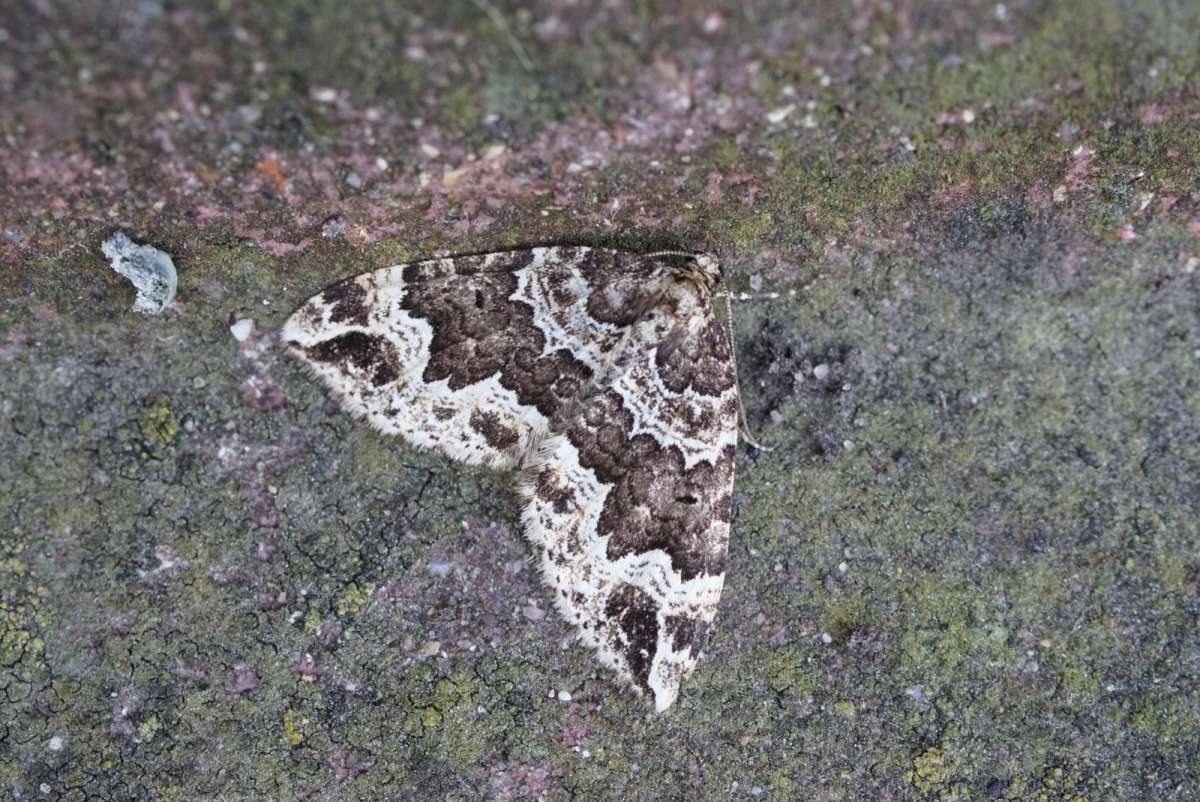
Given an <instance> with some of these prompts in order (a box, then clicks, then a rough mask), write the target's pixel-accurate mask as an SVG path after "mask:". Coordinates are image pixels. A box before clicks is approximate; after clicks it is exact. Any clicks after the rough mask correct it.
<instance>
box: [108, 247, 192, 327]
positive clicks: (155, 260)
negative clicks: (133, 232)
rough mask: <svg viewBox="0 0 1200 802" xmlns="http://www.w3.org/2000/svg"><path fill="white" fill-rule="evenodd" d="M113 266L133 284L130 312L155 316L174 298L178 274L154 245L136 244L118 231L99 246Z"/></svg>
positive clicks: (167, 257) (166, 257) (168, 259)
mask: <svg viewBox="0 0 1200 802" xmlns="http://www.w3.org/2000/svg"><path fill="white" fill-rule="evenodd" d="M100 250H101V251H103V252H104V255H105V256H107V257H108V260H109V262H110V263H111V264H112V269H113V270H115V271H117V272H118V273H120V274H121V275H122V276H124V277H125V278H127V279H129V281H130V282H131V283H132V284H133V287H134V289H135V290H137V297H136V298H135V299H134V301H133V311H135V312H142V313H144V314H147V315H157V314H158V313H160V312H162V310H164V309H166V308H167V306H168V305H169V304H170V303H171V301H173V300H174V299H175V289H176V287H177V286H178V282H179V279H178V276H177V275H176V273H175V263H174V262H172V261H171V257H170V256H168V255H167V254H166V253H164V252H163V251H160V250H159V249H158V248H155V247H154V246H153V245H138V244H136V243H135V242H133V241H132V240H131V239H129V237H127V236H125V232H124V231H118V232H117V233H116V234H113V235H112V236H111V237H109V238H108V239H106V240H105V241H104V242H103V243H101V245H100Z"/></svg>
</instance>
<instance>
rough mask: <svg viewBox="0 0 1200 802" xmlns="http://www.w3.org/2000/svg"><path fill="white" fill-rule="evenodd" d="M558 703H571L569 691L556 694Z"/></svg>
mask: <svg viewBox="0 0 1200 802" xmlns="http://www.w3.org/2000/svg"><path fill="white" fill-rule="evenodd" d="M558 701H560V702H569V701H571V692H570V691H559V692H558Z"/></svg>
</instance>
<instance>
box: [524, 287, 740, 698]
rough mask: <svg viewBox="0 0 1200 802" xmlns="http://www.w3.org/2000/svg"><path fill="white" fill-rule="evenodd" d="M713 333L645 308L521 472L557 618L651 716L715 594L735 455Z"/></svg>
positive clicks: (730, 382)
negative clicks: (600, 375) (596, 380)
mask: <svg viewBox="0 0 1200 802" xmlns="http://www.w3.org/2000/svg"><path fill="white" fill-rule="evenodd" d="M729 349H730V343H729V339H728V336H727V332H726V330H725V328H724V327H722V326H721V325H720V324H719V323H718V322H717V321H715V320H713V319H712V316H711V313H710V310H709V309H708V308H707V305H703V306H697V307H695V308H692V309H690V310H688V311H686V312H685V311H683V310H680V309H676V310H675V311H672V310H670V309H668V308H665V307H656V308H655V310H654V311H653V312H652V313H651V314H650V315H649V316H648V317H647V318H645V319H643V320H642V321H640V322H639V323H638V324H637V325H636V330H635V333H634V336H633V337H632V338H631V339H630V341H629V343H628V345H627V346H626V348H624V349H623V350H622V352H621V355H620V358H619V360H618V362H617V364H616V365H615V370H614V372H613V374H612V375H610V376H609V377H608V381H607V382H606V383H605V384H604V385H603V386H598V387H596V388H595V392H594V393H592V394H591V395H589V396H588V397H587V398H586V399H584V400H583V401H582V402H581V403H580V405H579V407H578V408H577V409H573V410H572V413H573V414H572V415H571V417H570V419H569V420H562V421H558V420H555V421H552V423H551V430H552V431H553V432H554V434H553V435H552V436H551V437H550V438H548V439H547V440H546V441H545V442H544V443H542V444H541V446H540V447H539V449H538V451H537V453H536V454H535V456H534V459H533V460H532V462H531V464H530V465H529V466H528V468H527V469H526V471H525V472H524V474H523V477H522V478H523V482H522V485H521V490H522V494H523V495H524V497H525V498H526V500H527V506H526V508H525V514H524V519H525V531H526V534H527V536H528V537H529V539H530V541H531V542H533V543H534V544H535V545H536V546H538V547H539V548H540V549H541V551H542V569H543V575H544V576H545V579H546V581H547V584H549V585H550V586H551V587H552V588H554V591H555V595H556V602H557V604H558V608H559V610H560V611H561V612H562V614H563V615H564V617H566V618H567V619H568V620H569V621H571V622H572V623H574V624H576V625H577V626H578V628H579V634H580V637H581V638H582V639H583V641H584V642H586V643H587V644H588V645H590V646H592V647H593V648H594V649H596V651H597V652H598V654H599V655H600V658H601V659H602V660H603V662H604V663H605V664H607V665H609V666H610V667H612V668H613V669H614V670H615V671H616V672H617V673H618V674H619V675H621V676H622V677H623V678H624V679H625V680H627V681H628V682H629V683H630V684H631V685H632V686H633V687H634V688H635V689H637V690H638V691H639V692H640V693H642V694H643V695H644V696H645V697H647V698H648V699H649V700H651V701H653V702H654V705H655V707H656V708H657V709H658V710H660V711H661V710H665V709H666V708H667V707H668V706H670V704H671V703H672V702H673V701H674V700H675V697H676V696H677V695H678V693H679V686H680V684H681V683H682V681H683V680H684V678H686V677H687V675H688V674H689V673H690V672H691V670H692V668H693V667H694V666H695V664H696V659H697V658H698V657H699V655H700V651H701V649H702V648H703V646H704V642H705V640H706V637H707V633H708V626H709V624H710V623H711V622H712V619H713V616H714V615H715V613H716V609H717V602H718V601H719V599H720V596H721V587H722V585H723V583H724V567H723V566H724V561H725V554H726V550H727V546H728V542H729V523H730V510H731V506H732V492H733V465H734V450H735V447H736V445H737V395H736V394H737V386H736V377H735V375H734V369H733V362H732V359H731V353H730V350H729Z"/></svg>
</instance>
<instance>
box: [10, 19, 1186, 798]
mask: <svg viewBox="0 0 1200 802" xmlns="http://www.w3.org/2000/svg"><path fill="white" fill-rule="evenodd" d="M522 6H523V7H525V10H521V8H520V7H522ZM489 7H490V8H492V9H493V10H494V12H495V13H494V14H489V13H486V12H485V10H483V9H484V8H489ZM413 9H416V10H413ZM497 15H498V16H497ZM498 18H499V19H502V20H504V22H505V24H504V25H499V24H497V22H496V20H497V19H498ZM1198 38H1200V8H1198V7H1197V6H1196V5H1195V4H1194V3H1183V2H1163V1H1162V0H1127V1H1126V2H1116V0H1112V1H1111V2H1101V1H1100V0H1064V1H1063V2H1048V1H1047V2H1013V3H1007V4H1005V5H1003V6H1000V5H997V4H995V3H975V2H941V3H916V2H892V3H882V2H869V1H866V2H858V3H817V2H808V3H798V4H788V3H782V2H767V1H766V0H759V1H757V2H754V1H752V2H750V3H748V4H740V3H739V4H734V3H729V4H723V5H717V4H713V3H708V4H701V3H684V4H667V3H589V2H583V3H572V4H567V3H546V4H535V5H527V4H518V3H500V2H498V0H492V3H491V4H489V3H482V5H477V4H474V3H466V2H464V3H432V2H429V3H423V2H422V3H415V4H411V3H405V4H399V3H397V4H377V3H367V2H365V1H363V2H359V1H358V0H337V1H336V2H332V1H331V2H322V1H318V2H307V1H306V2H288V1H287V0H278V1H275V0H273V1H271V2H265V3H261V4H254V7H253V9H252V8H251V5H250V4H236V3H213V4H211V5H207V4H205V5H201V4H189V3H170V4H166V3H156V2H153V0H151V2H137V3H132V2H131V3H122V4H115V5H114V4H109V3H104V4H101V3H89V2H83V3H75V4H69V5H68V4H66V3H54V2H48V1H46V0H38V1H37V2H30V3H27V4H21V7H20V8H19V9H18V10H17V11H16V12H15V13H9V14H6V15H4V16H3V19H0V102H2V103H3V107H4V113H3V114H0V181H2V183H3V186H4V187H5V189H4V194H5V202H4V203H3V204H0V371H2V375H3V382H2V383H0V415H2V416H3V419H2V421H0V422H2V424H3V425H2V426H0V450H2V452H3V454H4V459H2V460H0V501H2V503H0V532H2V533H3V534H2V535H0V788H3V793H4V794H6V795H8V796H11V797H14V798H16V799H20V800H31V799H83V798H85V796H86V797H87V798H89V799H114V800H117V799H119V800H128V799H151V798H153V799H166V800H185V799H198V798H215V797H220V798H223V799H255V798H272V799H297V798H307V799H317V800H334V799H338V800H342V799H345V800H358V799H365V798H379V799H433V800H464V801H465V800H472V799H476V798H491V799H501V800H503V799H513V800H516V799H537V798H542V799H545V800H568V799H631V798H633V799H659V800H665V799H675V798H687V799H701V800H706V799H711V800H718V799H719V800H725V799H731V798H732V799H747V800H753V799H778V800H788V799H793V798H803V799H813V800H855V799H864V800H888V799H891V800H910V799H911V800H976V799H1013V800H1015V799H1020V800H1048V801H1049V802H1057V801H1058V800H1087V801H1088V802H1091V801H1092V800H1126V799H1128V800H1141V799H1150V798H1153V799H1159V800H1190V799H1194V798H1196V797H1197V796H1198V795H1200V769H1198V768H1197V766H1198V765H1200V763H1198V761H1197V759H1196V756H1197V754H1198V753H1200V741H1198V739H1200V736H1198V735H1197V733H1200V687H1198V684H1200V680H1198V679H1197V678H1198V677H1200V645H1198V639H1197V634H1196V633H1197V632H1198V631H1200V621H1198V617H1200V546H1198V545H1197V544H1198V541H1200V530H1198V527H1200V524H1198V523H1197V516H1196V515H1195V510H1196V509H1197V506H1198V503H1200V427H1198V425H1197V423H1196V421H1197V420H1200V392H1198V389H1200V312H1198V311H1197V310H1200V196H1198V194H1197V192H1198V191H1197V186H1198V185H1200V169H1198V167H1197V163H1196V158H1197V157H1196V154H1197V153H1200V102H1198V101H1197V90H1198V88H1200V87H1198V86H1197V76H1198V75H1200V56H1198V51H1197V49H1196V47H1195V43H1196V41H1197V40H1198ZM526 62H528V63H529V66H530V67H531V68H527V67H526ZM118 229H122V230H124V231H126V232H127V233H128V234H129V236H130V237H131V238H132V239H134V240H135V241H137V242H144V243H147V244H150V245H154V246H155V247H158V248H160V249H162V250H164V251H166V252H167V253H169V254H171V256H172V259H173V260H174V262H175V265H176V268H177V269H178V272H179V290H178V295H177V297H176V299H175V302H174V303H173V304H172V305H171V306H170V307H169V308H168V309H167V310H165V311H164V312H163V314H161V315H159V316H157V317H146V316H141V315H135V314H132V313H131V312H129V307H130V305H131V303H132V300H133V288H132V287H131V286H130V285H129V284H128V282H126V281H125V280H124V279H123V278H121V277H120V276H119V275H117V274H116V273H114V272H113V271H112V270H111V269H110V268H109V266H108V263H107V260H105V259H104V257H103V255H102V254H101V253H100V243H101V242H102V241H103V240H104V239H106V238H107V237H109V236H110V235H111V234H112V233H114V232H115V231H116V230H118ZM537 241H572V242H583V243H588V244H601V245H608V246H614V247H627V248H635V249H648V248H654V247H686V248H689V249H697V250H706V251H709V252H713V253H715V254H717V255H718V256H719V257H720V258H721V260H722V263H723V264H724V266H725V269H726V275H727V276H728V277H729V278H730V280H731V282H732V283H733V285H734V286H735V288H739V289H741V288H744V289H763V290H776V291H779V292H781V293H782V294H783V297H782V298H781V299H780V300H777V301H758V302H748V303H744V304H740V305H739V307H738V309H737V310H736V323H737V340H738V343H737V345H738V348H737V354H738V359H739V368H740V371H739V372H740V375H741V377H742V382H743V389H744V393H745V395H746V399H747V404H748V407H749V409H748V412H749V417H750V423H751V425H752V427H753V428H754V429H755V431H756V433H757V435H758V437H759V439H761V440H763V441H764V443H765V444H767V445H771V446H773V447H774V449H775V450H774V451H772V452H770V453H762V454H755V453H753V452H750V451H746V450H742V451H740V452H739V455H738V466H737V471H738V476H739V480H738V485H737V489H736V494H735V499H734V527H733V539H732V543H731V550H730V559H729V564H728V566H727V569H728V576H729V581H728V582H727V584H726V590H725V594H724V598H723V602H722V608H721V612H720V614H719V616H718V618H717V620H716V622H715V625H714V627H713V631H712V633H711V638H710V641H709V646H708V656H707V659H705V660H704V661H703V662H702V663H701V664H700V667H699V669H698V670H697V672H696V673H695V674H694V675H693V676H692V678H691V680H690V681H689V683H688V684H687V685H686V686H685V689H684V693H683V694H682V695H681V697H680V699H679V701H678V702H677V703H676V704H675V706H674V707H672V709H671V711H670V712H669V713H668V714H666V715H664V716H659V717H650V716H647V715H646V713H645V710H644V708H643V707H642V706H641V705H640V703H638V702H636V701H634V700H632V699H629V698H625V697H622V696H619V695H614V694H612V693H611V691H610V688H609V686H608V682H609V680H608V678H607V677H606V676H605V675H604V674H603V673H602V672H599V671H597V670H594V669H593V667H592V664H591V661H590V659H589V658H588V656H587V655H586V653H585V651H584V650H583V649H582V648H580V647H570V648H567V649H560V648H558V647H557V646H555V645H554V644H555V643H556V642H558V641H560V640H566V639H567V638H568V636H569V633H568V630H567V627H566V625H565V624H563V623H561V622H560V621H558V620H557V618H556V617H555V616H554V615H549V614H548V613H549V610H548V606H547V603H546V599H545V597H544V595H543V594H542V591H541V589H540V587H539V583H538V580H537V577H536V575H535V572H534V570H533V569H532V567H531V565H530V563H529V561H528V560H529V550H528V549H527V548H526V547H525V546H524V545H523V544H522V543H521V542H520V540H519V538H518V536H517V531H516V530H517V528H518V525H519V510H518V505H517V502H516V498H515V497H514V495H513V494H512V493H511V492H510V489H509V488H510V480H511V477H509V476H507V475H504V474H499V473H494V472H491V471H488V470H486V469H471V468H466V467H463V466H461V465H459V464H456V463H454V462H451V461H449V460H445V459H440V458H436V457H433V456H430V455H428V454H419V453H416V452H413V451H409V450H405V449H403V448H400V447H398V446H397V444H396V442H395V441H394V440H391V439H385V438H383V437H381V436H379V435H376V434H374V433H372V432H370V431H369V430H368V429H366V427H362V426H359V425H356V424H355V423H353V422H352V421H351V420H350V419H349V418H346V417H344V416H341V415H336V414H331V412H330V407H329V405H328V404H327V402H326V399H325V397H324V395H323V394H322V392H321V391H320V390H318V389H317V388H316V387H315V386H314V385H313V384H312V383H310V382H309V381H308V380H307V379H306V378H305V377H304V375H303V374H302V372H301V371H299V370H298V369H296V368H295V367H294V366H293V365H292V364H291V363H290V362H289V361H287V360H286V359H284V358H283V355H282V354H281V353H280V352H279V351H278V350H276V349H273V348H272V347H271V341H270V336H269V332H270V331H271V330H272V329H274V328H275V327H276V326H278V325H279V324H280V323H281V322H282V321H283V319H284V318H285V317H286V315H287V313H288V312H290V311H291V310H292V309H293V308H294V307H295V306H297V305H298V304H299V303H300V302H301V301H302V300H303V299H304V298H307V297H308V296H310V295H311V294H312V293H313V292H316V291H317V290H318V289H320V288H321V287H323V286H325V285H326V284H328V283H329V282H330V281H332V280H334V279H336V278H340V277H343V276H346V275H350V274H352V273H358V272H362V271H363V270H366V269H369V268H372V267H382V266H384V265H387V264H392V263H396V262H400V261H405V260H407V259H412V258H418V257H423V256H429V255H433V254H435V253H450V252H455V253H457V252H479V251H488V250H496V249H499V248H505V247H515V246H518V245H528V244H531V243H533V242H537ZM241 319H254V320H255V321H256V325H255V326H253V327H250V328H249V329H247V327H245V326H239V327H237V331H238V332H239V333H241V334H245V335H246V336H244V337H243V338H242V339H240V340H238V339H235V338H234V337H233V336H232V335H231V333H230V330H229V326H230V324H231V323H234V322H235V321H238V320H241ZM247 332H248V333H247Z"/></svg>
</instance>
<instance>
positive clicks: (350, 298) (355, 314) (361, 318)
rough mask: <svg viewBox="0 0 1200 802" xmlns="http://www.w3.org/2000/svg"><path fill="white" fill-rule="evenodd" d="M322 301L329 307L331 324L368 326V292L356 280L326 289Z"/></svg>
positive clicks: (340, 282)
mask: <svg viewBox="0 0 1200 802" xmlns="http://www.w3.org/2000/svg"><path fill="white" fill-rule="evenodd" d="M321 299H322V301H323V302H324V303H326V304H328V305H329V322H330V323H351V324H354V325H356V326H366V325H367V324H368V323H369V321H368V317H367V316H368V309H367V303H366V302H367V291H366V290H365V289H363V287H362V286H361V285H360V284H359V283H358V280H357V279H356V278H348V279H346V280H345V281H339V282H338V283H337V284H334V285H332V286H329V287H326V288H325V291H324V292H322V293H321Z"/></svg>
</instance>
